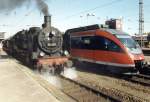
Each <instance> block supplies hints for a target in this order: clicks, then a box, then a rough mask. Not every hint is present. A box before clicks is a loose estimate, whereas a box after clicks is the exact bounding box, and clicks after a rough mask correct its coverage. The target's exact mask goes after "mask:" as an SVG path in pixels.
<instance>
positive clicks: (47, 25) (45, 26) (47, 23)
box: [42, 15, 51, 32]
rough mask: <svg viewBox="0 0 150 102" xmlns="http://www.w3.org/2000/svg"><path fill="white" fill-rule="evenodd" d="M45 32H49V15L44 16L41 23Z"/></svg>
mask: <svg viewBox="0 0 150 102" xmlns="http://www.w3.org/2000/svg"><path fill="white" fill-rule="evenodd" d="M42 27H43V29H44V31H45V32H51V16H50V15H46V16H44V24H43V25H42Z"/></svg>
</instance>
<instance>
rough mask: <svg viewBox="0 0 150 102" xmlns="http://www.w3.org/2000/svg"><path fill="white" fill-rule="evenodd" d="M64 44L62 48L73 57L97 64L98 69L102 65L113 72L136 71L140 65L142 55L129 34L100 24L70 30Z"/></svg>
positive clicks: (141, 64)
mask: <svg viewBox="0 0 150 102" xmlns="http://www.w3.org/2000/svg"><path fill="white" fill-rule="evenodd" d="M67 42H69V43H67ZM64 43H65V45H66V46H64V49H65V50H68V51H69V53H70V55H71V56H72V59H74V60H75V61H81V62H86V63H87V62H88V64H97V65H98V68H97V70H101V69H100V68H104V69H105V70H108V71H110V72H113V73H114V72H115V73H127V72H135V71H139V70H140V69H141V68H142V66H143V61H144V55H143V53H142V50H141V48H140V46H139V45H138V44H137V43H136V42H135V41H134V40H133V39H132V37H131V36H130V35H128V34H126V33H124V32H122V31H119V30H116V29H110V28H108V27H105V26H103V25H98V24H96V25H91V26H85V27H79V28H74V29H69V30H67V31H66V33H65V36H64ZM100 65H102V66H103V67H100Z"/></svg>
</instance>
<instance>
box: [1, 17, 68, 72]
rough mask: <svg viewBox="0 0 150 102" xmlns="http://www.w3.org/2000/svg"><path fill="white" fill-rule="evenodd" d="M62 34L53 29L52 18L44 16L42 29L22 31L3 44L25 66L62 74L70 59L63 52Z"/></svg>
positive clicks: (35, 28)
mask: <svg viewBox="0 0 150 102" xmlns="http://www.w3.org/2000/svg"><path fill="white" fill-rule="evenodd" d="M62 42H63V39H62V33H61V32H60V31H59V30H58V29H57V28H54V27H51V16H44V24H43V25H42V29H41V28H39V27H32V28H30V29H29V30H22V31H19V32H18V33H16V34H15V35H14V36H13V37H11V38H9V39H7V40H5V41H4V42H3V44H4V46H3V48H4V50H5V51H6V52H7V53H8V54H10V55H12V56H14V57H15V58H17V59H18V60H21V61H22V62H24V63H25V64H27V65H29V66H31V67H33V68H37V69H38V70H39V71H41V69H42V68H50V69H51V72H52V73H60V72H61V71H62V70H63V69H64V66H65V65H67V62H68V57H67V56H66V55H65V54H64V53H63V51H62Z"/></svg>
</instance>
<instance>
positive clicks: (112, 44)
mask: <svg viewBox="0 0 150 102" xmlns="http://www.w3.org/2000/svg"><path fill="white" fill-rule="evenodd" d="M106 42H107V47H108V50H109V51H114V52H123V51H122V49H121V48H120V46H118V45H117V44H116V43H115V42H113V41H111V40H109V39H106Z"/></svg>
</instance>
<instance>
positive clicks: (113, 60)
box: [105, 39, 126, 71]
mask: <svg viewBox="0 0 150 102" xmlns="http://www.w3.org/2000/svg"><path fill="white" fill-rule="evenodd" d="M105 40H106V43H107V49H108V56H109V63H108V65H109V66H110V67H111V68H112V69H113V68H117V67H122V65H123V62H125V61H123V60H126V59H124V56H125V54H124V52H123V50H122V49H121V47H120V46H119V45H117V44H116V43H115V42H114V41H112V40H110V39H105ZM112 71H113V70H112Z"/></svg>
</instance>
